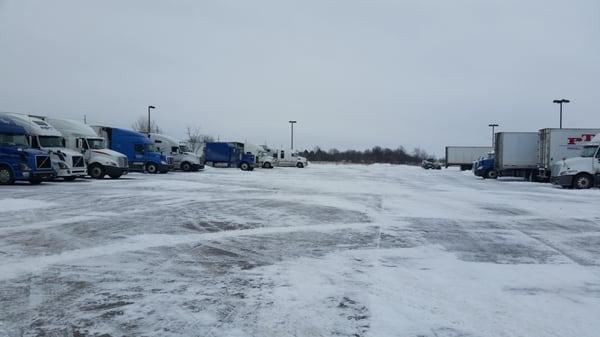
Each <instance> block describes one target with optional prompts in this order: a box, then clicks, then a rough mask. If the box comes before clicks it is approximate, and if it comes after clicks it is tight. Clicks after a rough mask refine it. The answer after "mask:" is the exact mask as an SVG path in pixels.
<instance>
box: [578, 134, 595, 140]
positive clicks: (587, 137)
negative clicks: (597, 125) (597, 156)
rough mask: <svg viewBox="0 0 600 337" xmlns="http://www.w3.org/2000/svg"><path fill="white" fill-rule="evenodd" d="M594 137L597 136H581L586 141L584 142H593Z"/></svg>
mask: <svg viewBox="0 0 600 337" xmlns="http://www.w3.org/2000/svg"><path fill="white" fill-rule="evenodd" d="M594 136H595V135H593V134H589V133H586V134H583V135H581V137H583V141H584V142H591V141H592V138H594Z"/></svg>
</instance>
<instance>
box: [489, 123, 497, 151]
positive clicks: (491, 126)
mask: <svg viewBox="0 0 600 337" xmlns="http://www.w3.org/2000/svg"><path fill="white" fill-rule="evenodd" d="M488 126H489V127H490V128H492V148H493V147H494V142H495V140H494V138H496V137H494V134H495V131H496V127H497V126H499V125H498V124H495V123H494V124H488Z"/></svg>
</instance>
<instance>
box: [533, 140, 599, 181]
mask: <svg viewBox="0 0 600 337" xmlns="http://www.w3.org/2000/svg"><path fill="white" fill-rule="evenodd" d="M598 133H600V129H541V130H540V131H539V141H538V179H539V180H541V181H549V180H550V179H551V177H553V176H557V175H558V174H559V172H558V170H559V166H560V163H561V161H562V160H564V159H569V158H573V157H578V156H579V155H580V154H581V150H582V149H583V145H584V144H585V143H586V142H589V141H591V140H592V138H594V136H595V135H596V134H598Z"/></svg>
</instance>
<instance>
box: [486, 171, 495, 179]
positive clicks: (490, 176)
mask: <svg viewBox="0 0 600 337" xmlns="http://www.w3.org/2000/svg"><path fill="white" fill-rule="evenodd" d="M485 176H486V178H488V179H497V178H498V172H496V170H488V171H487V172H486V174H485Z"/></svg>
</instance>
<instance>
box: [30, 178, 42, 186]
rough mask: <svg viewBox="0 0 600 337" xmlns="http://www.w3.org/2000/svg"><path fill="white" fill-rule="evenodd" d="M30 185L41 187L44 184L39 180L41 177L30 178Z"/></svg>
mask: <svg viewBox="0 0 600 337" xmlns="http://www.w3.org/2000/svg"><path fill="white" fill-rule="evenodd" d="M29 183H30V184H31V185H39V184H41V183H42V178H39V177H33V178H29Z"/></svg>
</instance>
